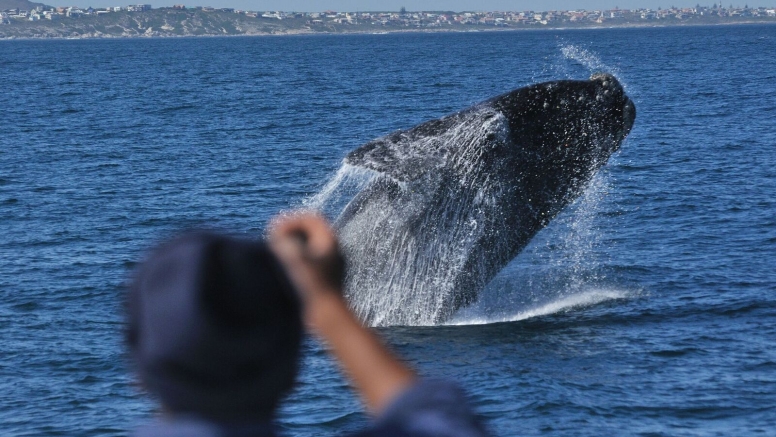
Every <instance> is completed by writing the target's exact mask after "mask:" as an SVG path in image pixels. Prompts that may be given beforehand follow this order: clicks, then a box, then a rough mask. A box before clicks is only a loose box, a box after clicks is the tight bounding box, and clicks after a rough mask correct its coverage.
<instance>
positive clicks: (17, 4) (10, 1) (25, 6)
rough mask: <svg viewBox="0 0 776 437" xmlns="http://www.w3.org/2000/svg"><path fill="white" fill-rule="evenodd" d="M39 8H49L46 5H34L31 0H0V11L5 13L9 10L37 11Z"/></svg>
mask: <svg viewBox="0 0 776 437" xmlns="http://www.w3.org/2000/svg"><path fill="white" fill-rule="evenodd" d="M38 6H40V7H43V8H48V6H46V5H44V4H43V3H33V2H31V1H29V0H0V11H5V10H8V9H22V10H25V11H29V10H32V9H35V8H36V7H38Z"/></svg>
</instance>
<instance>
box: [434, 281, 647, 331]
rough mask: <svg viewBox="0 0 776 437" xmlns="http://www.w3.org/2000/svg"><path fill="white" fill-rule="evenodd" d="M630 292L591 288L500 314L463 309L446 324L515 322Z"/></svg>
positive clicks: (589, 304) (626, 294) (587, 305)
mask: <svg viewBox="0 0 776 437" xmlns="http://www.w3.org/2000/svg"><path fill="white" fill-rule="evenodd" d="M630 297H632V296H631V293H630V292H628V291H625V290H618V289H606V288H601V289H591V290H587V291H581V292H578V293H572V294H568V295H565V296H563V297H561V298H559V299H556V300H553V301H551V302H548V303H545V304H542V305H539V306H536V307H531V308H528V309H521V310H518V311H517V312H511V313H507V315H502V316H487V315H485V316H482V315H479V316H477V315H470V314H467V313H466V312H465V311H462V312H461V313H460V314H459V315H457V316H455V317H454V318H453V319H452V320H450V321H449V322H448V323H445V324H446V325H453V326H463V325H485V324H489V323H503V322H517V321H520V320H525V319H530V318H532V317H540V316H546V315H550V314H555V313H559V312H564V311H569V310H572V309H576V308H583V307H589V306H593V305H597V304H600V303H603V302H606V301H610V300H618V299H627V298H630Z"/></svg>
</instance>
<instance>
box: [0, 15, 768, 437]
mask: <svg viewBox="0 0 776 437" xmlns="http://www.w3.org/2000/svg"><path fill="white" fill-rule="evenodd" d="M775 48H776V26H754V25H752V26H717V27H692V28H689V27H688V28H649V29H605V30H574V31H571V30H565V31H537V32H504V33H466V34H392V35H354V36H305V37H257V38H197V39H171V40H157V39H148V40H140V39H138V40H74V41H7V42H2V43H0V78H2V82H3V87H2V91H0V114H2V125H0V335H1V336H2V337H1V338H2V341H0V434H2V435H4V436H56V435H78V436H113V435H116V436H119V435H127V434H128V433H129V432H130V430H131V429H132V428H133V427H135V426H136V425H138V424H141V423H143V422H144V421H147V420H149V419H150V418H151V417H152V416H153V415H154V414H155V413H156V406H155V404H154V402H153V400H152V399H150V398H149V397H148V396H147V395H146V394H144V393H143V392H142V391H141V390H140V389H139V388H138V387H136V384H135V383H134V379H133V378H132V376H131V374H130V369H129V366H128V364H127V360H126V355H125V351H124V348H123V344H122V327H123V322H122V293H123V284H124V282H125V280H126V278H127V275H128V274H129V272H130V271H131V269H132V267H133V266H134V265H135V263H136V262H137V261H138V259H140V257H141V256H142V254H143V251H144V250H145V249H146V248H147V247H148V246H149V245H151V244H153V243H154V242H156V241H158V240H159V239H161V238H164V237H166V236H169V235H171V234H172V233H174V232H175V231H177V230H180V229H183V228H186V227H191V226H201V225H208V226H214V227H218V228H224V229H227V230H230V231H232V232H234V233H238V234H241V235H246V236H258V235H261V233H262V232H263V229H264V226H265V224H266V223H267V220H268V219H269V218H270V217H271V216H272V215H274V214H276V213H277V212H278V211H281V210H284V209H289V208H293V207H295V206H298V205H300V204H301V203H302V202H303V200H304V199H305V198H308V197H309V196H311V195H313V194H315V193H316V192H317V191H318V190H320V188H321V187H322V186H323V185H324V184H325V182H326V181H327V180H328V179H329V178H331V177H332V176H333V174H334V173H335V172H336V170H337V168H338V167H339V166H340V163H341V160H342V158H343V157H344V155H345V154H346V153H347V152H348V151H350V150H352V149H354V148H356V147H358V146H359V145H360V144H362V143H364V142H366V141H368V140H370V139H373V138H375V137H378V136H381V135H384V134H386V133H388V132H390V131H393V130H396V129H400V128H407V127H410V126H412V125H414V124H417V123H419V122H422V121H425V120H427V119H431V118H437V117H440V116H442V115H445V114H447V113H450V112H453V111H456V110H459V109H463V108H465V107H467V106H469V105H471V104H473V103H475V102H478V101H480V100H483V99H485V98H488V97H491V96H493V95H496V94H500V93H503V92H505V91H508V90H510V89H513V88H516V87H519V86H524V85H527V84H530V83H533V82H538V81H544V80H553V79H562V78H577V79H581V78H586V77H588V76H589V75H590V74H591V73H592V72H594V71H599V70H606V71H610V72H612V73H614V74H615V75H617V77H618V78H619V79H620V81H621V82H622V83H623V84H624V85H625V87H626V91H627V92H628V94H629V95H630V96H631V97H632V98H633V100H634V101H635V103H636V107H637V113H638V115H637V120H636V125H635V127H634V129H633V131H632V132H631V135H630V136H629V138H628V139H627V140H626V141H625V143H624V144H623V146H622V149H621V151H620V152H618V153H617V154H616V155H615V156H614V157H613V158H612V160H611V161H610V163H609V165H608V166H607V167H605V169H604V170H603V171H602V172H601V174H600V175H599V176H598V177H597V178H596V179H595V180H594V181H593V183H592V185H591V187H590V189H589V190H588V191H587V192H586V194H585V195H584V196H583V197H582V198H581V199H580V200H579V201H578V202H577V203H575V204H574V205H572V206H571V207H570V208H569V209H568V210H567V211H565V212H564V213H563V214H562V215H561V216H559V217H558V218H557V219H556V220H555V221H554V222H553V223H552V224H551V225H550V226H549V227H548V228H547V229H545V230H544V231H542V232H541V233H540V234H539V235H538V236H537V237H536V239H535V240H534V242H533V243H532V244H531V246H530V247H529V248H528V249H527V250H526V251H525V252H524V253H523V254H521V255H520V256H518V257H517V258H516V259H515V260H514V261H513V262H512V263H511V264H510V265H509V266H508V267H507V268H506V269H505V270H504V271H503V272H502V273H501V274H500V275H499V276H498V277H497V278H496V279H495V280H494V281H493V283H492V284H491V285H490V286H489V287H488V289H487V290H486V291H485V292H484V293H483V296H482V299H481V301H480V302H478V303H477V304H476V305H475V306H474V307H473V308H469V309H466V310H464V311H462V312H461V313H460V314H458V315H457V316H456V318H455V319H454V320H453V321H452V324H450V325H447V326H432V327H391V328H381V329H380V333H381V334H382V335H384V336H385V338H386V340H387V341H388V343H389V344H390V345H391V346H392V347H393V348H394V349H395V350H396V351H397V352H399V353H400V354H401V355H402V356H403V357H405V358H406V359H407V360H408V362H410V363H411V364H412V365H414V366H415V367H416V368H417V369H418V370H419V372H420V373H421V374H423V375H428V376H437V377H448V378H454V379H457V380H458V381H460V382H461V384H462V385H463V386H464V387H465V388H466V389H467V391H468V392H469V394H470V395H471V399H472V402H473V404H474V405H475V407H476V409H477V410H478V412H479V413H480V414H481V415H482V417H483V418H484V420H485V421H486V423H487V424H488V426H489V427H490V429H492V430H493V432H494V433H495V434H497V435H558V436H560V435H575V436H579V435H582V436H594V435H602V434H604V435H638V436H662V435H665V436H669V435H670V436H713V435H740V436H744V435H776V272H775V271H774V266H776V196H775V195H774V190H775V188H776V127H775V126H774V119H775V118H776V97H774V96H776V58H774V56H773V53H775V52H774V49H775ZM366 423H367V417H366V416H365V415H364V414H363V412H362V409H361V408H360V406H359V403H358V400H357V398H356V397H355V396H354V395H353V394H352V393H351V392H350V391H349V389H348V386H347V382H346V381H345V380H344V379H343V377H342V376H341V375H340V374H339V372H338V370H337V368H336V365H335V364H334V363H332V362H331V361H330V360H329V359H328V358H327V356H326V354H325V352H324V351H323V350H322V348H321V346H320V345H319V344H318V343H316V342H314V341H308V342H307V343H306V345H305V358H304V370H303V373H302V375H301V380H300V382H299V384H298V387H297V388H296V390H295V391H294V392H293V393H292V394H291V396H290V398H289V399H288V401H287V403H286V404H285V406H284V408H283V409H282V411H281V414H280V417H279V424H280V426H281V428H282V429H283V430H285V432H286V433H287V434H288V435H293V436H313V435H315V436H317V435H338V434H340V433H342V432H343V431H347V430H354V429H358V428H359V427H362V426H364V425H365V424H366Z"/></svg>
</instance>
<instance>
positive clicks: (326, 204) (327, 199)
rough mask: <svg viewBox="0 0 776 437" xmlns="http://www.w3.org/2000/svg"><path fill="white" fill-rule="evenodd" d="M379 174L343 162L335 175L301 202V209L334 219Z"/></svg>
mask: <svg viewBox="0 0 776 437" xmlns="http://www.w3.org/2000/svg"><path fill="white" fill-rule="evenodd" d="M378 175H379V173H377V172H375V171H373V170H370V169H367V168H363V167H356V166H354V165H350V164H348V163H345V162H343V163H342V166H341V167H340V168H339V169H338V170H337V173H336V174H335V175H334V176H333V177H332V178H331V179H329V181H328V182H327V183H326V185H324V186H323V188H321V190H320V191H319V192H318V193H316V194H315V195H313V196H311V197H309V198H307V199H305V200H303V201H302V205H301V206H302V208H303V209H310V210H316V211H321V212H322V213H324V214H325V215H327V216H329V217H336V215H337V214H339V212H340V211H342V209H343V208H344V207H345V205H346V204H347V202H349V201H350V200H351V199H352V198H353V197H354V196H355V195H356V194H357V193H358V192H360V191H362V190H363V189H364V188H366V186H367V185H369V183H370V182H372V181H373V180H374V178H375V177H376V176H378Z"/></svg>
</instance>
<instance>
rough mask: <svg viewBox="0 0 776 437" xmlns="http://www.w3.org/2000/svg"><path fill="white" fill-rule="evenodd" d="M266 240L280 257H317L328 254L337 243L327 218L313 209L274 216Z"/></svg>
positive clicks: (334, 248) (333, 249)
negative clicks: (312, 210) (311, 210)
mask: <svg viewBox="0 0 776 437" xmlns="http://www.w3.org/2000/svg"><path fill="white" fill-rule="evenodd" d="M269 241H270V244H271V245H272V246H273V248H274V249H276V250H278V252H279V253H278V255H281V256H282V257H283V258H286V257H288V258H297V257H302V258H307V259H318V258H321V257H326V256H328V255H329V254H331V253H332V252H333V251H335V250H336V246H337V241H336V238H335V236H334V232H333V231H332V230H331V227H330V226H329V224H328V222H327V221H326V219H324V218H323V217H322V216H321V215H320V214H317V213H314V212H300V213H295V214H288V215H281V216H278V217H276V218H275V219H273V221H272V223H271V224H270V232H269ZM289 260H290V259H289Z"/></svg>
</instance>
